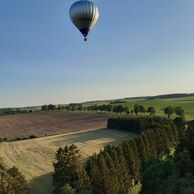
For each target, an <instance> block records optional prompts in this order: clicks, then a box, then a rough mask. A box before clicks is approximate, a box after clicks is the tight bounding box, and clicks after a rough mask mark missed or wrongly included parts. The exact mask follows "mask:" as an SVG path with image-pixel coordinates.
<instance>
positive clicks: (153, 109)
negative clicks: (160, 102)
mask: <svg viewBox="0 0 194 194" xmlns="http://www.w3.org/2000/svg"><path fill="white" fill-rule="evenodd" d="M147 112H148V113H149V114H150V116H155V113H156V109H155V108H154V107H153V106H151V107H148V108H147Z"/></svg>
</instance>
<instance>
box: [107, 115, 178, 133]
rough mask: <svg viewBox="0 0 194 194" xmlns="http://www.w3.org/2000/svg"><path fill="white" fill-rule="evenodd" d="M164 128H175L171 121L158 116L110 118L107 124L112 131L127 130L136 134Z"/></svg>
mask: <svg viewBox="0 0 194 194" xmlns="http://www.w3.org/2000/svg"><path fill="white" fill-rule="evenodd" d="M164 126H167V127H175V126H174V123H173V122H172V121H171V120H170V119H167V118H163V117H156V116H155V117H149V116H144V117H128V118H110V119H108V124H107V128H110V129H120V130H127V131H129V132H135V133H141V132H143V131H145V130H147V129H155V128H157V127H164Z"/></svg>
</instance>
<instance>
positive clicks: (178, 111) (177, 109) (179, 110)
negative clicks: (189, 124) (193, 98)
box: [174, 106, 185, 117]
mask: <svg viewBox="0 0 194 194" xmlns="http://www.w3.org/2000/svg"><path fill="white" fill-rule="evenodd" d="M174 111H175V114H176V115H177V116H179V117H184V115H185V111H184V109H183V108H182V107H180V106H177V107H175V109H174Z"/></svg>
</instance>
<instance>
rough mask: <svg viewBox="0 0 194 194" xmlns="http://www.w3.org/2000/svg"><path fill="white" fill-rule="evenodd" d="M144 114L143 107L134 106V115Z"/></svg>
mask: <svg viewBox="0 0 194 194" xmlns="http://www.w3.org/2000/svg"><path fill="white" fill-rule="evenodd" d="M145 112H146V109H145V107H144V106H143V105H138V104H136V105H135V106H134V113H135V114H136V115H137V114H138V113H145Z"/></svg>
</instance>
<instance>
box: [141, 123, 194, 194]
mask: <svg viewBox="0 0 194 194" xmlns="http://www.w3.org/2000/svg"><path fill="white" fill-rule="evenodd" d="M141 183H142V189H141V192H140V193H141V194H156V193H157V194H166V193H170V194H177V193H180V194H183V193H185V194H191V193H194V125H191V124H189V126H188V128H187V129H186V130H184V135H182V136H181V138H180V142H179V144H178V145H177V147H176V152H175V154H174V156H168V157H167V158H166V159H165V160H160V159H157V158H151V159H149V160H148V161H147V162H146V163H145V164H144V165H143V168H142V171H141Z"/></svg>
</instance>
